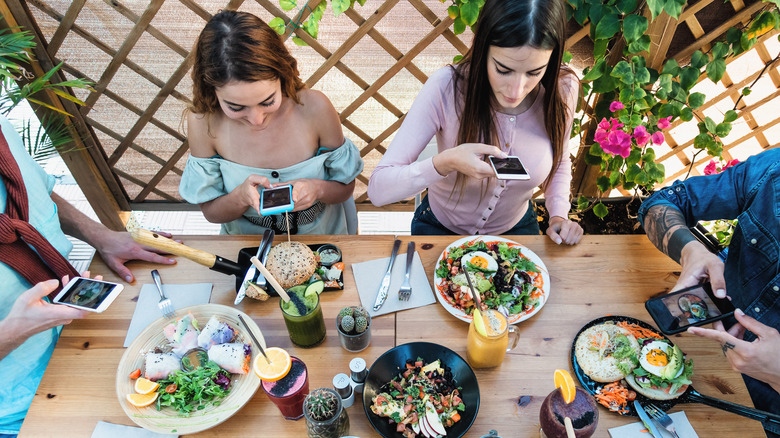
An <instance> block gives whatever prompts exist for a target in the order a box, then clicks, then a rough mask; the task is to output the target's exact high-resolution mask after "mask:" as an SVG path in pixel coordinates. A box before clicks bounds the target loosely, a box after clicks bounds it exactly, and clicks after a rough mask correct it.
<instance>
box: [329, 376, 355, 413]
mask: <svg viewBox="0 0 780 438" xmlns="http://www.w3.org/2000/svg"><path fill="white" fill-rule="evenodd" d="M351 382H352V381H351V380H350V378H349V377H348V376H347V375H346V374H344V373H338V374H336V376H335V377H333V389H335V390H336V392H337V393H338V394H339V395H340V396H341V405H342V406H344V407H345V408H348V407H350V406H352V403H354V402H355V393H354V392H353V391H352V385H351Z"/></svg>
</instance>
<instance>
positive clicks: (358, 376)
mask: <svg viewBox="0 0 780 438" xmlns="http://www.w3.org/2000/svg"><path fill="white" fill-rule="evenodd" d="M349 371H350V376H351V379H352V388H354V390H355V391H356V392H363V385H364V384H365V381H366V375H368V370H366V361H365V360H363V359H362V358H359V357H356V358H354V359H352V360H351V361H349Z"/></svg>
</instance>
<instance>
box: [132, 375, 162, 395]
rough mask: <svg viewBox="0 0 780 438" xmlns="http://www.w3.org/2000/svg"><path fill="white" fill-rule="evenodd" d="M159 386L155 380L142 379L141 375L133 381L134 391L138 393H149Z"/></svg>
mask: <svg viewBox="0 0 780 438" xmlns="http://www.w3.org/2000/svg"><path fill="white" fill-rule="evenodd" d="M159 387H160V384H158V383H157V382H152V381H151V380H148V379H144V378H143V377H139V378H138V379H136V381H135V392H137V393H139V394H149V393H150V392H152V391H154V390H156V389H157V388H159Z"/></svg>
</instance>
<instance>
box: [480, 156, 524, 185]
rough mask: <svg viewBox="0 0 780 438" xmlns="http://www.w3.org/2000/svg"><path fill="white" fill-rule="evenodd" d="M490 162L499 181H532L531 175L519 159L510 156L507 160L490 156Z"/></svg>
mask: <svg viewBox="0 0 780 438" xmlns="http://www.w3.org/2000/svg"><path fill="white" fill-rule="evenodd" d="M488 160H490V165H491V166H493V172H494V173H495V174H496V178H498V179H521V180H527V179H531V175H529V174H528V171H527V170H525V166H523V163H522V162H521V161H520V158H518V157H515V156H512V155H510V156H508V157H506V158H498V157H494V156H492V155H490V156H488Z"/></svg>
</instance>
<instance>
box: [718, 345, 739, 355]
mask: <svg viewBox="0 0 780 438" xmlns="http://www.w3.org/2000/svg"><path fill="white" fill-rule="evenodd" d="M734 347H736V345H734V344H732V343H731V342H726V343H725V344H723V345H722V346H721V350H723V355H724V356H725V355H726V352H728V351H729V350H733V349H734Z"/></svg>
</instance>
